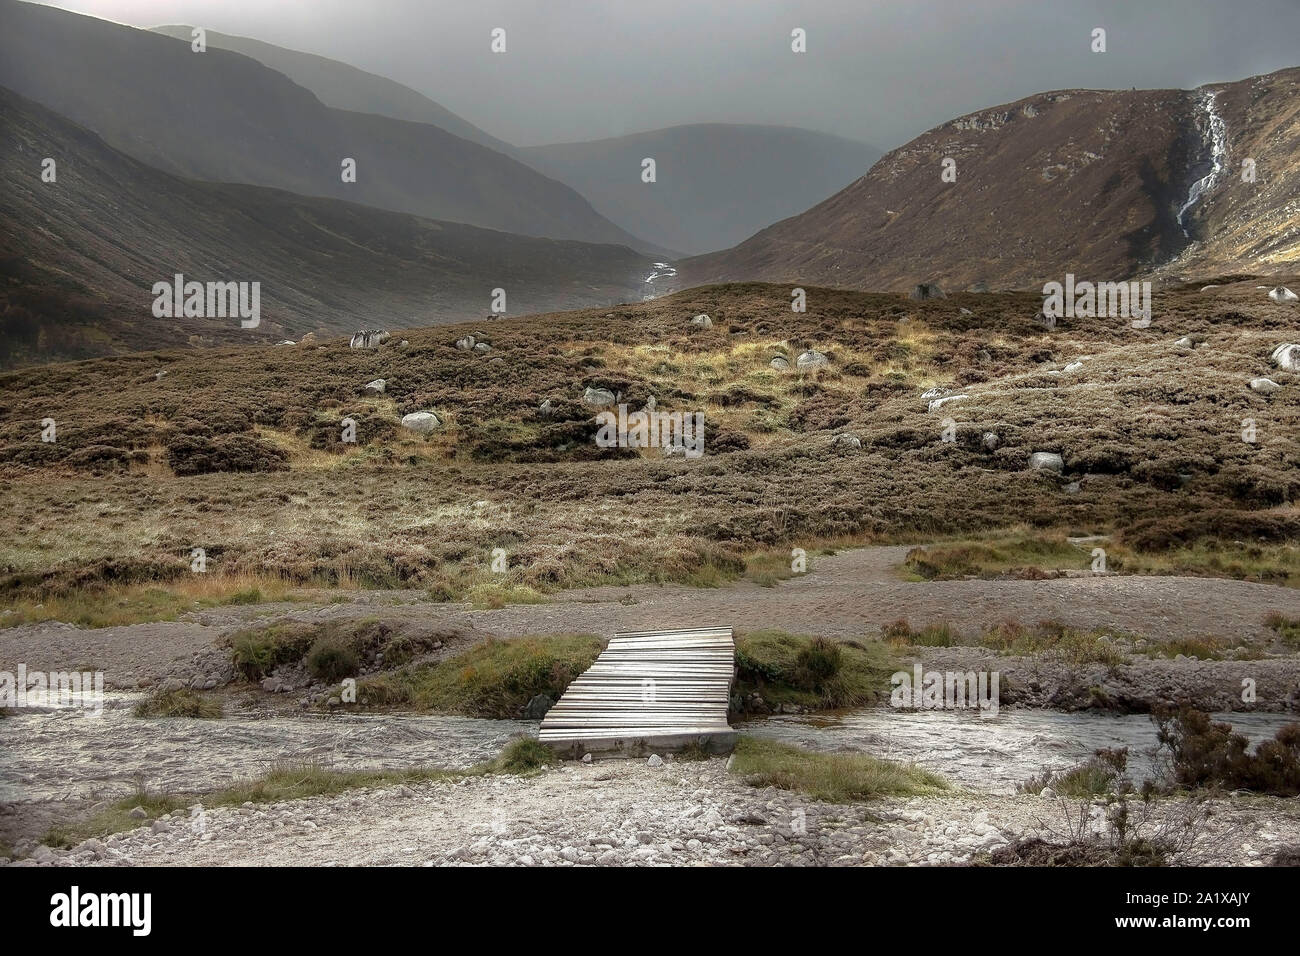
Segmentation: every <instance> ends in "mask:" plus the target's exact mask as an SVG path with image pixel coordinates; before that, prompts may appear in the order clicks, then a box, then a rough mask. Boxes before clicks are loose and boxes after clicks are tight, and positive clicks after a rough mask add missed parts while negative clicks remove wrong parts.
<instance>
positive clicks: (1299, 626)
mask: <svg viewBox="0 0 1300 956" xmlns="http://www.w3.org/2000/svg"><path fill="white" fill-rule="evenodd" d="M1264 623H1265V624H1267V625H1268V626H1269V627H1270V628H1271V629H1272V630H1273V631H1274V632H1276V634H1277V636H1278V637H1280V638H1281V639H1282V640H1283V642H1285V643H1287V644H1290V645H1291V646H1292V647H1300V619H1296V618H1289V617H1285V616H1284V615H1281V614H1278V613H1277V612H1274V613H1272V614H1270V615H1269V616H1268V618H1267V620H1265V622H1264Z"/></svg>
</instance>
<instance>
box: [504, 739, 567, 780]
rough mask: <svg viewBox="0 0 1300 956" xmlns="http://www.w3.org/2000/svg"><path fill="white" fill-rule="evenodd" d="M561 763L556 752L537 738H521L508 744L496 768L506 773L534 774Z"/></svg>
mask: <svg viewBox="0 0 1300 956" xmlns="http://www.w3.org/2000/svg"><path fill="white" fill-rule="evenodd" d="M559 762H560V758H559V755H558V754H556V752H555V751H554V750H552V749H551V748H550V747H548V746H546V744H544V743H541V742H540V741H538V740H537V738H535V737H519V738H517V739H515V740H512V741H510V743H508V744H506V747H505V749H504V750H502V751H501V756H500V757H498V758H497V763H496V767H497V769H498V770H502V771H504V772H506V773H516V774H523V773H532V772H534V771H537V770H541V769H542V768H543V767H549V766H550V765H552V764H556V763H559Z"/></svg>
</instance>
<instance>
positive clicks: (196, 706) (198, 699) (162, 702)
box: [131, 688, 221, 720]
mask: <svg viewBox="0 0 1300 956" xmlns="http://www.w3.org/2000/svg"><path fill="white" fill-rule="evenodd" d="M131 713H133V714H134V715H135V716H137V717H199V718H204V719H208V720H212V719H215V718H217V717H220V716H221V701H219V700H217V699H216V698H214V697H202V696H200V695H198V694H196V693H194V691H192V690H185V689H184V688H182V689H180V690H169V691H158V692H156V693H154V694H151V695H150V696H149V697H146V698H145V699H144V700H142V701H140V703H138V704H136V705H135V707H133V708H132V709H131Z"/></svg>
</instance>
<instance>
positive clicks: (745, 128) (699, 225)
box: [154, 24, 881, 258]
mask: <svg viewBox="0 0 1300 956" xmlns="http://www.w3.org/2000/svg"><path fill="white" fill-rule="evenodd" d="M193 29H194V27H193V26H191V25H188V24H175V25H171V26H162V27H155V28H154V31H155V32H157V33H161V34H164V35H166V36H169V37H175V38H178V39H182V40H184V41H186V42H189V40H190V37H191V32H192V31H193ZM205 32H206V39H207V44H208V46H209V47H210V48H211V47H216V48H221V49H225V50H233V51H235V52H237V53H242V54H244V55H246V56H250V57H252V58H253V59H255V60H258V61H259V62H261V63H263V64H264V65H266V66H268V67H270V68H271V69H273V70H277V71H279V72H281V73H283V74H284V75H285V76H287V77H288V78H289V79H291V80H293V81H294V82H295V83H297V84H299V85H301V86H303V87H305V88H306V89H309V90H311V91H312V92H313V93H315V94H316V96H317V97H319V98H320V100H321V102H322V103H324V104H325V105H327V106H331V107H337V108H339V109H346V110H354V111H357V112H362V113H372V114H375V115H377V116H387V117H391V118H394V119H400V120H408V121H412V122H419V123H429V124H432V125H434V126H438V127H441V128H442V129H445V130H447V131H448V132H450V133H453V134H455V135H456V136H460V137H463V138H464V139H468V140H471V141H472V142H475V143H479V144H481V145H483V146H487V147H488V148H489V149H494V150H496V151H498V152H501V153H504V154H506V155H507V156H511V157H513V158H515V159H518V160H519V161H521V162H523V163H526V164H527V165H529V166H530V167H532V168H533V169H536V170H538V171H540V172H541V173H543V174H544V175H546V176H549V177H551V178H553V179H557V180H559V181H560V182H562V183H565V184H566V185H568V186H571V187H572V188H573V189H574V190H576V191H577V192H578V193H579V194H581V195H582V196H584V197H585V198H586V199H587V200H589V201H590V202H591V204H592V206H593V207H595V209H596V210H597V211H598V212H599V213H600V214H601V215H603V216H605V217H606V218H607V219H610V220H612V221H613V222H615V223H617V224H618V225H619V226H620V227H622V228H623V229H625V230H627V231H628V232H630V233H632V234H634V235H636V236H638V237H640V238H641V239H642V240H644V241H646V242H648V243H652V244H654V245H655V246H656V247H657V248H658V250H659V251H660V254H661V255H662V256H663V257H664V258H676V257H677V255H678V253H699V252H707V251H711V250H715V249H723V248H726V247H728V246H732V245H734V244H735V243H737V242H740V241H741V240H742V239H745V238H747V237H748V236H751V235H753V233H754V232H755V231H757V230H758V229H761V228H762V227H764V226H766V225H768V224H770V223H772V222H775V221H777V220H779V219H784V218H786V217H787V216H793V215H795V214H796V213H799V212H802V211H803V210H805V209H807V208H808V207H809V206H811V205H812V204H813V203H816V202H820V201H821V200H822V199H825V198H826V197H827V196H830V195H833V194H834V193H835V192H836V191H838V190H839V189H841V188H843V187H844V186H846V185H848V184H849V183H851V182H853V181H854V180H855V179H857V178H858V177H859V176H862V175H864V174H865V173H866V171H867V170H868V169H870V168H871V165H872V164H873V163H874V162H875V161H876V160H878V159H879V158H880V156H881V151H880V150H878V149H876V148H875V147H874V146H868V145H866V144H865V143H859V142H855V141H853V140H848V139H843V138H841V137H838V136H831V135H829V134H826V133H817V132H813V131H811V130H805V129H796V128H793V127H785V126H760V125H753V124H748V125H747V124H727V123H696V124H691V125H684V126H674V127H669V128H667V129H660V130H653V131H650V132H644V133H633V134H630V135H627V136H619V137H613V138H609V139H600V140H594V141H590V142H579V143H561V144H556V145H550V146H525V147H518V146H514V145H512V144H510V143H507V142H504V141H503V140H500V139H497V138H496V137H494V136H491V135H490V134H488V133H485V132H484V131H483V130H481V129H479V128H478V127H477V126H475V125H474V124H472V123H470V122H469V121H468V120H465V119H463V118H462V117H460V116H458V115H456V114H455V113H453V112H451V111H450V110H448V109H447V108H446V107H444V106H442V105H441V104H439V103H437V102H435V101H434V100H432V99H430V98H429V97H427V96H425V95H424V94H422V93H419V92H417V91H416V90H413V89H411V88H410V87H407V86H403V85H402V84H400V83H397V82H395V81H393V80H390V79H388V78H387V77H383V76H378V75H376V74H373V73H368V72H366V71H364V70H360V69H358V68H356V67H354V66H350V65H348V64H346V63H341V62H339V61H337V60H331V59H329V58H327V57H323V56H317V55H316V54H313V53H303V52H300V51H298V50H290V49H287V48H285V47H280V46H276V45H274V44H271V43H264V42H262V41H261V40H255V39H251V38H249V37H237V36H230V35H229V34H224V33H219V32H216V31H213V30H206V31H205ZM647 156H648V157H652V158H654V159H655V161H656V163H657V165H658V173H657V175H658V181H657V182H656V183H654V184H647V183H643V182H642V181H641V161H642V159H644V158H645V157H647ZM642 248H644V246H642ZM667 250H678V253H671V252H668V251H667Z"/></svg>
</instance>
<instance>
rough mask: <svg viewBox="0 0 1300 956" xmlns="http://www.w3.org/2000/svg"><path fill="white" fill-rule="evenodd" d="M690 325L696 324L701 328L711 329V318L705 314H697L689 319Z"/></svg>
mask: <svg viewBox="0 0 1300 956" xmlns="http://www.w3.org/2000/svg"><path fill="white" fill-rule="evenodd" d="M691 325H698V326H699V327H700V328H702V329H711V328H713V320H712V319H711V318H709V317H708V316H707V315H697V316H696V317H695V318H693V319H691Z"/></svg>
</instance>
